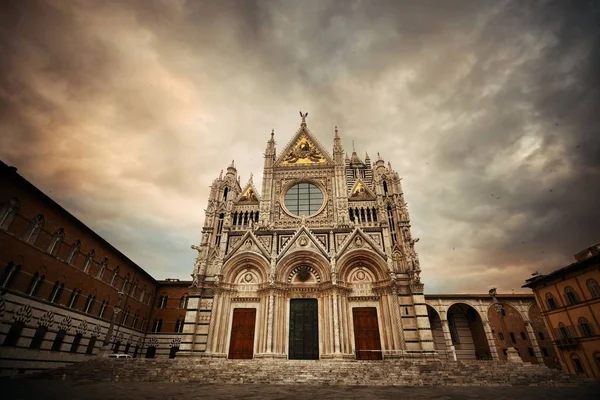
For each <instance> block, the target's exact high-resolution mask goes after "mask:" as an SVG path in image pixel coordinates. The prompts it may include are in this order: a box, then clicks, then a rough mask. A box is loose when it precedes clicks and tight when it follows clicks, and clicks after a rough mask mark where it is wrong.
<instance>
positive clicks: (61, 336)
mask: <svg viewBox="0 0 600 400" xmlns="http://www.w3.org/2000/svg"><path fill="white" fill-rule="evenodd" d="M66 334H67V332H66V331H65V330H64V329H61V330H60V331H58V333H57V334H56V337H55V338H54V342H53V343H52V348H51V349H50V351H60V346H61V345H62V342H63V341H64V340H65V335H66Z"/></svg>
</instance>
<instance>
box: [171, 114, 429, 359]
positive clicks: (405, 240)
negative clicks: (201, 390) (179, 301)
mask: <svg viewBox="0 0 600 400" xmlns="http://www.w3.org/2000/svg"><path fill="white" fill-rule="evenodd" d="M300 115H301V117H302V122H301V124H300V127H299V129H298V130H297V132H296V133H295V134H294V135H293V137H292V138H291V140H290V141H289V142H288V143H287V145H286V146H285V147H284V148H283V150H282V151H280V152H277V151H276V148H275V139H274V133H271V138H270V140H269V141H268V142H267V146H266V150H265V155H264V159H265V161H264V171H263V180H262V188H261V190H260V191H259V190H258V188H257V187H256V186H255V184H254V182H253V181H252V178H250V180H249V181H248V183H246V184H245V185H244V186H242V185H241V182H240V179H239V177H238V175H237V170H236V167H235V164H234V163H233V162H232V163H231V165H230V166H229V167H228V168H227V172H226V173H225V175H223V173H221V175H220V176H219V177H218V179H216V180H215V181H214V182H213V184H212V186H211V191H210V196H209V199H208V207H207V209H206V218H205V222H204V227H203V229H202V236H201V242H200V243H199V245H198V246H192V248H194V249H195V250H197V252H198V256H197V259H196V263H195V267H194V273H193V275H192V276H193V283H192V288H191V290H194V291H195V293H190V298H189V305H188V310H187V314H186V318H185V320H186V325H185V327H184V333H188V334H191V335H192V339H191V340H190V341H186V343H182V349H181V352H182V353H184V352H185V351H187V352H194V353H195V352H203V355H204V356H210V357H223V358H289V359H344V358H350V359H382V358H384V357H385V358H388V357H394V356H401V355H405V354H406V353H414V354H424V353H432V352H434V339H433V337H432V330H431V327H430V321H429V318H428V311H427V307H426V304H425V298H424V295H423V284H422V283H421V281H420V277H419V274H420V272H421V270H420V267H419V258H418V254H417V252H416V250H415V243H416V242H417V241H418V239H416V238H413V237H412V235H411V225H410V217H409V213H408V209H407V206H406V202H405V200H404V195H403V191H402V184H401V178H400V177H399V175H398V173H397V172H395V171H394V170H393V169H392V167H391V165H390V163H387V164H386V163H385V161H384V160H383V158H382V157H381V156H380V155H379V154H378V155H377V159H376V160H375V162H374V163H372V161H371V159H370V158H369V155H368V154H365V158H364V160H363V159H361V158H360V157H359V156H358V154H357V153H356V151H353V152H352V155H351V156H350V157H348V156H347V155H345V153H344V150H343V148H342V142H341V139H340V136H339V135H338V131H337V127H336V129H335V134H334V139H333V149H332V150H333V151H332V152H331V153H330V152H329V151H328V150H327V149H326V147H325V146H323V145H322V144H321V143H319V141H318V140H317V138H316V137H315V136H314V134H313V133H311V131H310V130H309V128H308V126H307V123H306V117H307V113H304V114H303V113H300Z"/></svg>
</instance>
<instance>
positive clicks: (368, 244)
mask: <svg viewBox="0 0 600 400" xmlns="http://www.w3.org/2000/svg"><path fill="white" fill-rule="evenodd" d="M357 248H363V249H370V250H373V251H374V252H375V253H377V254H379V255H380V256H381V258H383V259H384V260H387V255H386V254H385V253H384V252H383V250H381V248H380V247H379V246H377V244H376V243H375V242H373V239H371V238H370V237H369V236H368V235H367V234H365V233H364V232H363V231H362V229H360V228H359V227H356V228H355V229H354V232H352V234H351V235H350V236H348V237H347V238H346V240H344V242H343V243H342V245H341V246H340V248H339V250H338V251H337V258H340V257H341V256H342V255H343V254H344V253H345V252H346V251H350V250H354V249H357Z"/></svg>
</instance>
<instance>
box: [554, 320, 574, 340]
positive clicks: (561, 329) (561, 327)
mask: <svg viewBox="0 0 600 400" xmlns="http://www.w3.org/2000/svg"><path fill="white" fill-rule="evenodd" d="M569 328H571V327H569ZM569 328H567V327H566V326H565V324H563V323H562V322H561V323H559V324H558V336H559V337H560V338H561V339H569V338H572V337H574V336H575V335H573V334H572V332H571V330H570V329H569Z"/></svg>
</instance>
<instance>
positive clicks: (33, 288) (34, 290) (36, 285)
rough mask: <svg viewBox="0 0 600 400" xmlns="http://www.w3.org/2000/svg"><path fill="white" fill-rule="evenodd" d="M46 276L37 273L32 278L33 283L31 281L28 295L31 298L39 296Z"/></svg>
mask: <svg viewBox="0 0 600 400" xmlns="http://www.w3.org/2000/svg"><path fill="white" fill-rule="evenodd" d="M44 278H45V276H44V275H41V276H40V274H39V272H36V273H35V274H34V275H33V276H32V277H31V281H29V287H27V294H28V295H29V296H37V294H38V292H39V290H40V287H41V286H42V283H43V282H44Z"/></svg>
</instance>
